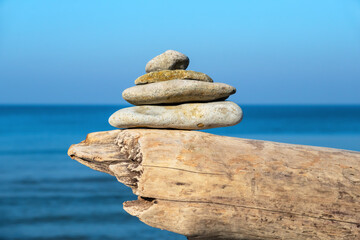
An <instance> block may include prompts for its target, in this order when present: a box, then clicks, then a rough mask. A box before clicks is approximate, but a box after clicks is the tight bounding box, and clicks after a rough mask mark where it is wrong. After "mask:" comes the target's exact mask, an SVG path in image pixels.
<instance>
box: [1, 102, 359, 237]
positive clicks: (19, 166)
mask: <svg viewBox="0 0 360 240" xmlns="http://www.w3.org/2000/svg"><path fill="white" fill-rule="evenodd" d="M240 106H242V105H241V104H240ZM123 107H126V106H119V105H118V106H29V105H26V106H14V105H11V106H10V105H9V106H8V105H2V106H0V183H1V184H0V239H34V240H35V239H40V240H41V239H47V240H60V239H61V240H62V239H69V240H75V239H76V240H77V239H94V240H95V239H96V240H97V239H99V240H100V239H101V240H110V239H114V240H115V239H116V240H118V239H124V240H130V239H131V240H134V239H139V240H141V239H156V240H160V239H175V240H176V239H183V240H185V239H186V238H185V237H184V236H181V235H178V234H175V233H172V232H168V231H165V230H160V229H156V228H152V227H150V226H147V225H146V224H144V223H142V222H140V221H139V220H138V219H137V218H136V217H133V216H130V215H129V214H127V213H126V212H125V211H124V210H123V209H122V203H123V202H124V201H128V200H135V199H136V196H135V195H134V194H133V193H132V192H131V190H130V188H128V187H126V186H124V185H123V184H121V183H119V182H117V180H116V179H115V178H114V177H113V176H110V175H108V174H105V173H101V172H97V171H95V170H92V169H90V168H88V167H86V166H84V165H81V164H80V163H78V162H76V161H74V160H72V159H70V157H68V156H67V149H68V148H69V146H70V145H71V144H74V143H79V142H80V141H82V140H84V139H85V137H86V135H87V133H90V132H95V131H105V130H112V129H114V128H113V127H111V126H110V125H109V124H108V117H109V116H110V115H111V114H112V113H113V112H115V111H116V110H118V109H120V108H123ZM242 109H243V112H244V118H243V121H242V122H241V123H240V124H238V125H236V126H233V127H226V128H217V129H211V130H206V132H210V133H213V134H218V135H224V136H232V137H241V138H250V139H261V140H269V141H277V142H284V143H294V144H304V145H314V146H323V147H331V148H340V149H347V150H353V151H360V106H269V105H264V106H260V105H245V106H242ZM194 227H196V226H194Z"/></svg>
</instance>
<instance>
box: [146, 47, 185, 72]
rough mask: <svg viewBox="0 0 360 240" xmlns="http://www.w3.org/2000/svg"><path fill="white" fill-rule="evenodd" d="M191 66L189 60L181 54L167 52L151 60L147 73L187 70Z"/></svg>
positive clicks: (147, 66) (147, 65)
mask: <svg viewBox="0 0 360 240" xmlns="http://www.w3.org/2000/svg"><path fill="white" fill-rule="evenodd" d="M188 66H189V58H188V57H187V56H186V55H184V54H182V53H181V52H178V51H174V50H167V51H166V52H164V53H162V54H160V55H158V56H156V57H154V58H153V59H151V60H150V61H149V62H148V63H147V64H146V67H145V71H146V72H147V73H149V72H155V71H162V70H176V69H182V70H185V69H186V68H187V67H188Z"/></svg>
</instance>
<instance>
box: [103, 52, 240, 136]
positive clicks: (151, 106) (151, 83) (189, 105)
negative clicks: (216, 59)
mask: <svg viewBox="0 0 360 240" xmlns="http://www.w3.org/2000/svg"><path fill="white" fill-rule="evenodd" d="M188 65H189V58H188V57H187V56H185V55H184V54H182V53H180V52H177V51H174V50H168V51H166V52H164V53H163V54H161V55H158V56H156V57H155V58H153V59H152V60H150V61H149V62H148V63H147V64H146V67H145V71H146V72H147V74H145V75H143V76H140V77H139V78H137V79H136V80H135V84H136V86H134V87H130V88H128V89H126V90H125V91H124V92H123V93H122V96H123V98H124V99H125V100H126V101H128V102H129V103H131V104H134V105H137V106H135V107H129V108H124V109H120V110H119V111H117V112H115V113H114V114H112V115H111V117H110V118H109V123H110V125H112V126H114V127H117V128H135V127H144V128H173V129H184V130H194V129H208V128H216V127H226V126H232V125H235V124H237V123H239V122H240V121H241V119H242V111H241V108H240V107H239V106H238V105H237V104H235V103H233V102H231V101H224V100H225V99H227V98H228V97H229V96H230V95H231V94H234V93H235V92H236V89H235V88H234V87H232V86H230V85H227V84H224V83H213V80H212V79H211V78H210V77H209V76H208V75H206V74H204V73H200V72H195V71H189V70H186V68H187V67H188Z"/></svg>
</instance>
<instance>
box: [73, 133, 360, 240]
mask: <svg viewBox="0 0 360 240" xmlns="http://www.w3.org/2000/svg"><path fill="white" fill-rule="evenodd" d="M68 154H69V156H70V157H71V158H73V159H75V160H77V161H79V162H80V163H82V164H84V165H86V166H88V167H90V168H93V169H95V170H98V171H102V172H106V173H109V174H111V175H114V176H115V177H116V178H117V179H118V180H119V181H120V182H122V183H124V184H125V185H127V186H129V187H131V188H132V190H133V192H134V194H136V195H138V196H139V197H138V200H136V201H130V202H125V203H124V209H125V210H126V211H127V212H128V213H129V214H131V215H134V216H136V217H138V218H139V219H140V220H141V221H143V222H145V223H146V224H148V225H150V226H153V227H156V228H161V229H166V230H168V231H172V232H176V233H179V234H183V235H185V236H187V237H188V238H189V239H286V240H290V239H294V240H302V239H347V240H355V239H360V153H359V152H352V151H345V150H338V149H330V148H321V147H311V146H301V145H292V144H283V143H276V142H267V141H257V140H247V139H240V138H233V137H224V136H217V135H212V134H209V133H204V132H198V131H181V130H157V129H154V130H151V129H128V130H114V131H107V132H97V133H91V134H89V135H88V136H87V138H86V140H85V141H83V142H81V143H79V144H76V145H72V146H71V147H70V149H69V152H68Z"/></svg>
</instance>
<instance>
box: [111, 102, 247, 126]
mask: <svg viewBox="0 0 360 240" xmlns="http://www.w3.org/2000/svg"><path fill="white" fill-rule="evenodd" d="M242 116H243V114H242V110H241V108H240V107H239V106H238V105H237V104H235V103H233V102H230V101H220V102H210V103H186V104H181V105H176V106H151V105H143V106H135V107H129V108H123V109H120V110H118V111H117V112H115V113H114V114H112V115H111V116H110V118H109V123H110V125H111V126H113V127H116V128H136V127H146V128H174V129H184V130H199V129H209V128H217V127H227V126H233V125H235V124H238V123H239V122H240V121H241V119H242Z"/></svg>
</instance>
